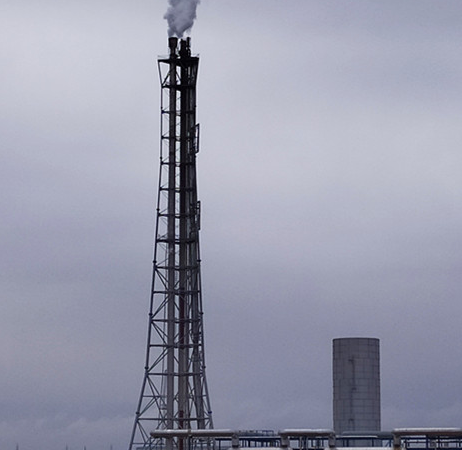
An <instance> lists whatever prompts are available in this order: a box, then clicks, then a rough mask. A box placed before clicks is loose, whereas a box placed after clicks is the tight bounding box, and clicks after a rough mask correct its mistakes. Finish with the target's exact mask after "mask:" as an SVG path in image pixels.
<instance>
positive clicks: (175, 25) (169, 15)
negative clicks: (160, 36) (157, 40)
mask: <svg viewBox="0 0 462 450" xmlns="http://www.w3.org/2000/svg"><path fill="white" fill-rule="evenodd" d="M199 2H200V0H169V3H170V6H169V8H168V11H167V12H166V13H165V16H164V19H167V22H168V35H169V36H170V37H172V36H177V37H179V38H182V37H183V34H184V32H185V31H188V30H190V29H191V28H192V26H193V24H194V19H195V18H196V9H197V5H198V4H199Z"/></svg>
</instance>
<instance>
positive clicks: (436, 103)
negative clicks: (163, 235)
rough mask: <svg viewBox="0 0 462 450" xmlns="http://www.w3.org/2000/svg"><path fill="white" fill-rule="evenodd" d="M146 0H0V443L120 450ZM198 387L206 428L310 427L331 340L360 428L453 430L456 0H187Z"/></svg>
mask: <svg viewBox="0 0 462 450" xmlns="http://www.w3.org/2000/svg"><path fill="white" fill-rule="evenodd" d="M166 9H167V2H166V1H165V2H163V1H153V0H137V1H135V2H134V1H128V0H110V1H109V0H93V1H91V2H82V1H76V0H68V1H66V2H62V1H57V0H44V1H41V2H36V1H32V0H1V1H0V61H1V62H0V65H1V70H0V99H1V100H0V101H1V107H0V135H1V156H0V157H1V160H0V183H1V192H2V195H1V196H0V207H1V210H2V221H1V222H0V230H1V232H0V239H1V241H0V242H1V248H2V252H1V256H0V264H1V272H0V282H1V287H0V289H1V290H0V292H1V298H2V301H1V313H0V365H1V366H0V367H1V373H2V383H1V396H0V398H1V408H0V447H1V448H2V449H4V450H8V449H13V448H14V447H15V446H16V444H17V443H18V444H19V445H20V448H21V450H22V449H24V450H32V449H34V450H35V449H38V450H45V449H47V450H62V449H64V448H65V446H66V445H68V446H69V448H70V449H71V450H74V449H82V448H83V446H84V445H85V446H87V449H88V450H97V449H109V446H110V444H112V445H113V448H114V450H123V449H125V448H126V446H127V444H128V440H129V434H130V430H131V426H132V422H133V417H134V410H135V406H136V402H137V398H138V394H139V389H140V387H141V379H142V372H143V365H144V361H143V359H144V352H145V336H146V326H147V312H148V300H149V288H150V278H151V260H152V246H153V242H152V240H153V229H154V213H155V198H156V189H157V173H158V167H157V164H158V149H159V129H158V124H159V90H160V89H159V81H158V74H157V61H156V60H157V56H158V55H160V54H165V53H167V24H166V22H165V20H163V14H164V13H165V11H166ZM197 12H198V18H197V20H196V23H195V25H194V28H193V30H192V34H191V35H192V39H193V40H192V45H193V51H195V52H197V53H199V54H200V56H201V61H200V74H199V92H198V118H199V121H200V122H201V152H200V154H199V159H198V170H199V177H200V178H199V189H200V192H199V195H200V199H201V201H202V207H203V217H202V219H203V221H202V236H201V240H202V257H203V274H202V276H203V289H204V302H205V303H204V308H205V332H206V336H205V338H206V358H207V376H208V381H209V385H210V386H209V387H210V392H211V401H212V406H213V411H214V418H215V425H216V426H217V427H219V428H247V429H250V428H257V429H263V428H264V429H278V428H289V427H304V428H313V427H327V428H329V427H331V426H332V417H331V416H332V407H331V394H332V382H331V345H332V339H333V338H335V337H344V336H366V337H378V338H380V339H381V352H382V355H381V363H382V418H383V420H382V425H383V428H384V429H391V428H393V427H403V426H460V424H461V423H462V394H461V392H462V382H461V380H462V346H461V345H460V341H461V329H460V318H461V316H462V306H461V301H460V297H461V292H462V280H461V272H462V255H461V244H462V200H461V198H462V197H461V194H462V177H461V175H460V174H461V173H462V154H461V148H462V131H461V130H462V128H461V126H460V120H461V116H462V106H461V105H462V76H461V75H462V60H461V58H460V48H461V41H462V27H461V23H462V2H460V0H453V1H451V0H432V1H429V0H418V1H417V0H404V1H403V0H382V1H372V0H370V1H369V0H354V1H350V0H252V1H249V0H245V1H244V0H202V2H201V4H200V5H199V8H198V11H197Z"/></svg>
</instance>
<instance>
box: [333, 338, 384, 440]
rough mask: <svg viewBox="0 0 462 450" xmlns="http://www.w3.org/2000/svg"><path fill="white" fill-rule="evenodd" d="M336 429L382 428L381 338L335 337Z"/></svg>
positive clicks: (334, 408)
mask: <svg viewBox="0 0 462 450" xmlns="http://www.w3.org/2000/svg"><path fill="white" fill-rule="evenodd" d="M332 368H333V371H332V372H333V387H334V395H333V410H334V430H335V432H336V433H337V435H338V434H341V433H343V432H351V431H353V432H354V431H358V432H364V431H380V341H379V339H376V338H340V339H334V340H333V367H332Z"/></svg>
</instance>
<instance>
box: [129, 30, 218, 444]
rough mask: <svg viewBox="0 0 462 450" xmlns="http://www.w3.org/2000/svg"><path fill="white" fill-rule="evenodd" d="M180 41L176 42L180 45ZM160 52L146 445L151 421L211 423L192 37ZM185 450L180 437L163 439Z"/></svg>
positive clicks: (138, 436)
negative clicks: (201, 259)
mask: <svg viewBox="0 0 462 450" xmlns="http://www.w3.org/2000/svg"><path fill="white" fill-rule="evenodd" d="M178 44H179V45H178ZM169 49H170V54H169V56H168V58H159V60H158V66H159V74H160V81H161V88H162V89H161V145H160V147H161V148H160V153H161V154H160V175H159V191H158V199H157V216H156V232H155V245H154V266H153V276H152V288H151V301H150V311H149V326H148V342H147V351H146V365H145V372H144V378H143V383H142V387H141V395H140V399H139V403H138V408H137V411H136V418H135V423H134V426H133V432H132V436H131V441H130V447H129V450H136V449H140V448H151V447H152V446H154V445H156V443H154V442H152V439H151V437H150V435H149V433H150V432H151V431H153V430H156V429H169V430H172V429H207V428H213V423H212V416H211V408H210V401H209V395H208V390H207V382H206V377H205V360H204V336H203V322H202V298H201V274H200V263H201V261H200V253H199V229H200V203H199V201H198V199H197V183H196V154H197V152H198V140H199V126H198V124H197V123H196V82H197V70H198V65H199V58H198V57H197V56H192V55H191V49H190V39H189V38H188V39H186V40H183V39H182V40H180V41H178V39H177V38H170V39H169ZM165 444H166V448H167V450H173V449H175V448H177V449H179V450H182V448H183V442H182V441H181V439H173V438H169V439H167V440H166V443H165Z"/></svg>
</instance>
